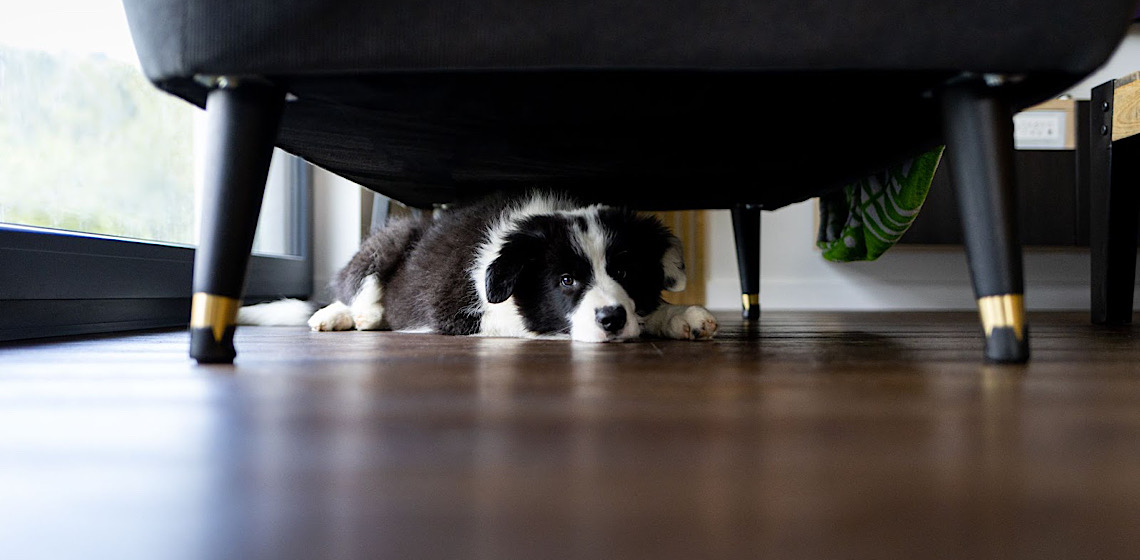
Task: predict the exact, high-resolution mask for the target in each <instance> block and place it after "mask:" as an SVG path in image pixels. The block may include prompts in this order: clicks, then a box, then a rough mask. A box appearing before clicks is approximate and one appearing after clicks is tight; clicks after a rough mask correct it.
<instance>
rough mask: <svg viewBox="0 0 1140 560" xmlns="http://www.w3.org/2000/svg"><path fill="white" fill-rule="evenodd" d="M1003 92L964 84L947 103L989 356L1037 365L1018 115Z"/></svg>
mask: <svg viewBox="0 0 1140 560" xmlns="http://www.w3.org/2000/svg"><path fill="white" fill-rule="evenodd" d="M995 89H996V88H988V87H985V86H982V85H980V84H970V85H960V86H955V87H952V88H951V89H949V90H947V91H945V92H944V93H943V97H942V115H943V131H944V132H945V136H946V143H947V148H948V151H949V152H950V153H952V154H953V157H952V159H951V163H952V165H951V168H950V172H951V174H952V177H953V179H954V184H955V185H956V186H957V190H958V202H959V206H960V207H961V219H962V231H963V236H964V238H965V242H966V257H967V259H968V261H969V265H970V274H971V275H972V277H973V284H974V295H975V296H976V297H977V300H978V310H979V312H980V314H981V320H982V326H983V330H984V332H985V336H986V345H985V357H986V359H988V360H990V361H994V362H1003V363H1024V362H1026V361H1028V360H1029V327H1028V325H1027V324H1026V320H1025V303H1024V299H1023V293H1024V291H1025V290H1024V281H1023V279H1022V263H1021V244H1020V241H1019V238H1018V224H1017V204H1016V202H1017V196H1016V192H1015V188H1016V187H1015V182H1014V171H1013V114H1012V111H1011V109H1010V107H1009V105H1008V104H1007V103H1005V102H1004V101H1002V100H1001V99H1000V98H998V97H997V91H995Z"/></svg>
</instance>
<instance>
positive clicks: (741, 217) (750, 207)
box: [732, 204, 760, 321]
mask: <svg viewBox="0 0 1140 560" xmlns="http://www.w3.org/2000/svg"><path fill="white" fill-rule="evenodd" d="M732 230H733V233H734V234H735V235H736V267H737V269H738V270H739V272H740V293H741V298H740V299H741V303H742V305H743V312H742V315H743V316H744V318H745V319H746V320H749V321H755V320H756V319H759V318H760V206H758V205H756V204H741V205H738V206H734V207H733V208H732Z"/></svg>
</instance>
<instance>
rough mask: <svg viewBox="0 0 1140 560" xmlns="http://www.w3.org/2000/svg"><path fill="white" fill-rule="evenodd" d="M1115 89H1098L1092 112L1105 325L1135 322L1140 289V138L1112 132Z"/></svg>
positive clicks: (1097, 265)
mask: <svg viewBox="0 0 1140 560" xmlns="http://www.w3.org/2000/svg"><path fill="white" fill-rule="evenodd" d="M1115 85H1116V81H1115V80H1113V81H1110V82H1107V83H1105V84H1102V85H1100V86H1098V87H1096V88H1094V89H1093V92H1092V104H1091V105H1092V107H1091V108H1090V111H1089V112H1090V115H1091V121H1092V122H1091V123H1090V124H1091V126H1090V127H1089V135H1090V138H1089V191H1090V192H1089V206H1090V208H1089V210H1090V213H1091V216H1090V218H1091V219H1090V220H1089V247H1090V253H1091V256H1092V259H1091V260H1092V321H1093V322H1094V323H1097V324H1101V325H1127V324H1129V323H1131V322H1132V303H1133V302H1132V300H1133V290H1134V289H1135V287H1136V228H1137V219H1138V213H1140V165H1138V164H1140V137H1131V138H1123V137H1121V136H1122V135H1120V134H1118V133H1116V131H1114V130H1113V127H1112V124H1113V117H1112V115H1113V111H1114V110H1115V108H1116V107H1115V105H1116V100H1115V99H1114V93H1115ZM1114 137H1115V138H1117V139H1118V140H1119V141H1114V140H1113V138H1114Z"/></svg>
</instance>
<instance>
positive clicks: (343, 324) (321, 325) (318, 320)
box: [309, 301, 354, 331]
mask: <svg viewBox="0 0 1140 560" xmlns="http://www.w3.org/2000/svg"><path fill="white" fill-rule="evenodd" d="M353 326H354V323H353V319H352V312H351V311H350V310H349V308H348V306H347V305H345V304H343V303H341V302H339V301H338V302H334V303H333V304H332V305H329V306H328V307H324V308H321V309H319V310H317V312H316V313H313V316H312V317H309V328H310V329H313V330H314V331H347V330H349V329H351V328H353Z"/></svg>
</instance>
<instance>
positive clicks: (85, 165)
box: [0, 0, 195, 244]
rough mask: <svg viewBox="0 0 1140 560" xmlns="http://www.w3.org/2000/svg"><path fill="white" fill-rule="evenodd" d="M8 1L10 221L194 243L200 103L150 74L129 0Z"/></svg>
mask: <svg viewBox="0 0 1140 560" xmlns="http://www.w3.org/2000/svg"><path fill="white" fill-rule="evenodd" d="M5 4H7V5H5V6H4V8H3V14H4V16H3V18H0V146H3V147H4V148H3V150H0V222H5V223H11V224H21V225H31V226H42V227H48V228H56V229H65V230H70V231H80V232H88V233H98V234H104V235H113V236H121V237H129V238H136V239H145V240H153V241H163V242H169V243H177V244H191V243H193V242H194V223H193V222H194V151H193V128H194V126H193V120H194V112H195V109H194V108H193V107H192V106H190V105H188V104H186V103H183V102H181V101H178V100H176V99H174V98H173V97H170V96H168V95H165V94H163V93H161V92H159V91H158V90H156V89H155V88H154V87H153V86H152V85H150V84H149V83H148V82H147V81H146V79H145V78H143V76H142V73H141V71H140V70H139V68H138V62H137V59H136V57H135V53H134V48H133V47H132V44H131V40H130V33H129V31H128V30H127V25H126V17H125V16H124V14H123V8H122V5H121V4H120V2H119V0H40V1H37V2H34V3H24V2H5Z"/></svg>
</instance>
